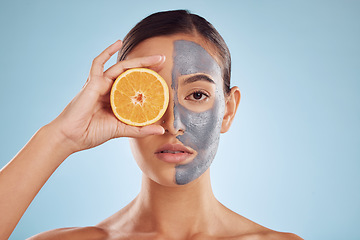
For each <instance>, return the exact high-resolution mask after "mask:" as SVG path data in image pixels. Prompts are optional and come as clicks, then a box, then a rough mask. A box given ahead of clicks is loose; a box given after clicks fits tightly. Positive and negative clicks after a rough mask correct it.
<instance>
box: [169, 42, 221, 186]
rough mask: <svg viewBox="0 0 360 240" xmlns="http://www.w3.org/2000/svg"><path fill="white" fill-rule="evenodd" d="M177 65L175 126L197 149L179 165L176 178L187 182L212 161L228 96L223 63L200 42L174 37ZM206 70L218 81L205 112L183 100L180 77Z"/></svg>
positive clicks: (184, 138) (186, 142)
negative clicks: (179, 92)
mask: <svg viewBox="0 0 360 240" xmlns="http://www.w3.org/2000/svg"><path fill="white" fill-rule="evenodd" d="M173 58H174V66H173V70H172V86H171V87H172V89H173V90H174V127H175V129H183V130H184V133H183V134H182V135H179V136H177V139H178V140H179V141H180V142H182V143H183V144H184V145H185V146H188V147H191V148H192V149H194V150H195V151H197V156H196V157H195V158H194V160H193V161H191V162H190V163H187V164H183V165H177V166H176V173H175V181H176V183H177V184H179V185H183V184H187V183H189V182H191V181H193V180H195V179H197V178H198V177H200V176H201V175H202V174H203V173H204V172H205V171H206V170H207V169H208V168H209V167H210V165H211V163H212V161H213V159H214V157H215V154H216V151H217V148H218V144H219V138H220V130H221V124H222V119H223V116H224V109H225V100H224V94H223V80H222V77H221V76H222V75H221V69H220V66H219V65H218V64H217V62H216V61H215V60H214V59H213V58H212V56H211V55H210V54H209V53H208V52H207V51H206V50H205V49H204V48H202V47H201V46H200V45H199V44H196V43H194V42H191V41H186V40H177V41H174V53H173ZM196 73H205V74H206V75H209V76H211V78H212V79H213V80H214V82H215V85H216V91H215V96H214V97H215V100H214V104H213V106H212V107H211V108H210V109H208V110H206V111H203V112H194V111H191V110H189V109H187V108H185V107H184V106H182V105H181V104H180V103H179V99H178V88H179V84H178V81H179V80H178V79H179V77H180V76H183V75H190V74H196Z"/></svg>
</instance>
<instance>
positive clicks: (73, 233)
mask: <svg viewBox="0 0 360 240" xmlns="http://www.w3.org/2000/svg"><path fill="white" fill-rule="evenodd" d="M107 238H108V234H107V232H106V231H105V230H103V229H102V228H99V227H73V228H59V229H54V230H50V231H46V232H43V233H39V234H37V235H35V236H33V237H30V238H28V240H44V239H46V240H57V239H59V240H60V239H61V240H72V239H77V240H82V239H87V240H106V239H107Z"/></svg>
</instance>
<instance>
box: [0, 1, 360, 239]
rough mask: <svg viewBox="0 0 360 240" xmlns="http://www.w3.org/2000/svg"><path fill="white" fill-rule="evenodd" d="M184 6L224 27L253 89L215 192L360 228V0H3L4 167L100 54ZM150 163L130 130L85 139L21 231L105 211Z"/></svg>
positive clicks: (263, 211)
mask: <svg viewBox="0 0 360 240" xmlns="http://www.w3.org/2000/svg"><path fill="white" fill-rule="evenodd" d="M150 2H152V3H150ZM178 8H186V9H189V10H191V11H192V12H194V13H197V14H200V15H202V16H204V17H206V18H207V19H208V20H209V21H210V22H212V23H213V24H214V26H215V27H216V28H217V29H218V30H219V31H220V33H221V34H222V35H223V37H224V39H225V40H226V42H227V43H228V45H229V48H230V50H231V53H232V58H233V71H232V84H233V85H237V86H239V87H240V90H241V92H242V100H241V103H240V107H239V109H238V114H237V116H236V118H235V121H234V123H233V126H232V128H231V129H230V132H228V133H226V134H224V135H222V138H221V140H220V147H219V150H218V154H217V156H216V159H215V161H214V163H213V165H212V167H211V168H212V169H211V174H212V183H213V188H214V192H215V195H216V196H217V198H218V199H219V200H220V201H221V202H222V203H224V204H225V205H226V206H228V207H229V208H230V209H232V210H234V211H236V212H238V213H239V214H241V215H243V216H245V217H247V218H250V219H251V220H253V221H255V222H258V223H260V224H262V225H264V226H266V227H269V228H272V229H275V230H279V231H290V232H295V233H297V234H298V235H300V236H302V237H303V238H305V239H308V240H315V239H326V240H332V239H347V240H355V239H360V233H359V230H358V227H359V222H360V174H359V173H360V162H359V161H360V148H359V146H360V138H359V135H360V124H359V123H360V104H359V103H360V96H359V93H358V92H359V90H360V83H359V81H360V79H359V77H360V44H359V43H360V17H359V16H360V15H359V12H360V2H359V1H340V0H339V1H309V0H307V1H285V0H283V1H276V0H275V1H193V0H191V1H189V0H183V1H165V0H164V1H156V2H153V1H135V2H134V1H76V2H72V1H11V2H10V1H1V4H0V25H1V38H0V49H1V50H0V51H1V54H0V61H1V63H0V69H1V87H0V104H1V106H0V109H1V120H0V123H1V124H0V128H1V129H0V132H1V138H0V141H1V142H0V146H1V151H0V154H1V155H0V167H3V166H4V165H5V164H6V163H7V162H8V161H9V160H10V159H11V158H12V157H13V156H14V155H15V154H16V153H17V152H18V151H19V150H20V149H21V148H22V146H23V145H24V144H25V143H26V142H27V141H28V140H29V138H30V137H31V136H32V135H33V134H34V133H35V132H36V130H37V129H39V128H40V127H41V126H43V125H44V124H46V123H48V122H50V121H51V120H52V119H54V118H55V117H56V116H57V115H58V114H59V113H60V112H61V111H62V109H63V108H64V107H65V106H66V105H67V103H68V102H69V101H70V100H71V99H72V98H73V97H74V96H75V95H76V93H77V92H78V91H79V90H80V88H81V87H82V86H83V84H84V82H85V80H86V78H87V75H88V72H89V69H90V65H91V61H92V59H93V58H94V57H96V56H97V55H98V54H99V53H100V52H101V51H102V50H103V49H105V48H106V47H107V46H108V45H110V44H111V43H113V42H114V41H116V40H117V39H122V38H123V37H124V36H125V34H126V33H127V32H128V31H129V30H130V28H131V27H132V26H133V25H134V24H135V23H137V22H138V21H139V20H141V19H142V18H143V17H145V16H147V15H148V14H150V13H153V12H156V11H160V10H169V9H178ZM115 60H116V59H115V58H114V57H113V58H112V59H111V60H110V62H109V63H108V64H107V65H106V67H109V66H110V65H112V64H113V63H115ZM140 177H141V171H140V170H139V169H138V167H137V165H136V163H135V161H134V160H132V156H131V153H130V149H129V146H128V140H127V139H116V140H112V141H109V142H107V143H106V144H104V145H102V146H100V147H97V148H95V149H91V150H87V151H83V152H80V153H76V154H74V155H72V156H70V157H69V159H67V160H66V161H65V162H64V164H62V165H61V166H60V168H59V169H58V170H57V171H56V172H55V174H54V175H53V176H52V177H51V178H50V180H49V181H48V182H47V183H46V185H45V186H44V187H43V189H42V190H41V191H40V193H39V194H38V196H37V197H36V198H35V200H34V201H33V203H32V204H31V206H30V207H29V209H28V210H27V212H26V213H25V215H24V216H23V218H22V219H21V221H20V223H19V224H18V226H17V228H16V230H15V231H14V233H13V235H12V237H11V238H10V239H24V238H26V237H29V236H32V235H34V234H36V233H39V232H42V231H45V230H49V229H54V228H59V227H69V226H87V225H94V224H96V223H98V222H99V221H101V220H102V219H104V218H106V217H108V216H110V215H111V214H113V213H114V212H116V211H117V210H119V209H120V208H122V207H124V206H125V205H126V204H127V203H128V202H129V201H131V199H133V198H134V197H135V196H136V194H137V193H138V191H139V188H140ZM0 214H1V213H0Z"/></svg>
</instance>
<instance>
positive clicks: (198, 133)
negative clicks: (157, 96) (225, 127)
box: [175, 98, 225, 151]
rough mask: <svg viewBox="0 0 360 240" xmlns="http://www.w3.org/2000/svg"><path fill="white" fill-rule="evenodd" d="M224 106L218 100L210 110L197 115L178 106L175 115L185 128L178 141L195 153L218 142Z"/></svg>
mask: <svg viewBox="0 0 360 240" xmlns="http://www.w3.org/2000/svg"><path fill="white" fill-rule="evenodd" d="M224 105H225V104H224V103H223V101H221V99H219V98H218V99H217V100H215V102H214V104H213V107H212V108H211V109H209V110H207V111H204V112H200V113H198V112H192V111H190V110H188V109H186V108H185V107H183V106H181V105H180V104H179V106H178V107H177V108H176V109H175V110H177V111H178V114H177V115H178V117H179V118H180V121H181V122H182V124H183V125H184V127H185V132H184V134H183V135H180V136H178V139H179V140H180V141H181V142H182V143H183V144H185V145H187V146H189V147H191V148H193V149H194V150H196V151H200V150H206V149H209V147H211V146H212V145H213V143H215V142H217V141H218V138H219V135H220V129H221V124H222V118H223V114H224V111H223V109H224ZM209 150H210V149H209Z"/></svg>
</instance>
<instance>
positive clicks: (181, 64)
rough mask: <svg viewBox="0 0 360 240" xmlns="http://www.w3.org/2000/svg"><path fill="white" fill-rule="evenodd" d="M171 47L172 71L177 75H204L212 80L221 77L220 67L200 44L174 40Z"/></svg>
mask: <svg viewBox="0 0 360 240" xmlns="http://www.w3.org/2000/svg"><path fill="white" fill-rule="evenodd" d="M173 45H174V53H173V59H174V70H175V71H176V73H177V74H180V75H190V74H194V73H206V74H209V75H210V76H212V77H213V78H219V77H220V76H221V69H220V66H219V65H218V64H217V62H216V61H215V59H214V58H213V57H212V56H211V55H210V54H209V53H208V52H207V51H206V50H205V49H204V48H203V47H202V46H201V45H200V44H198V43H195V42H193V41H188V40H175V41H174V43H173Z"/></svg>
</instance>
